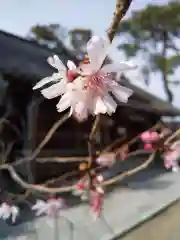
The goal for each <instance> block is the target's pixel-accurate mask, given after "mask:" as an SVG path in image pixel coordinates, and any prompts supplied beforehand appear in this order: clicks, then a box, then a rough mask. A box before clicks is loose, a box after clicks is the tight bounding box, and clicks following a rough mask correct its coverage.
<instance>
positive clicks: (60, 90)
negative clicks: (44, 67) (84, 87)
mask: <svg viewBox="0 0 180 240" xmlns="http://www.w3.org/2000/svg"><path fill="white" fill-rule="evenodd" d="M47 62H48V63H49V64H50V65H51V66H52V67H54V68H56V69H57V71H58V72H57V73H54V74H52V76H50V77H46V78H43V79H42V80H41V81H39V82H38V83H37V84H36V85H35V86H34V87H33V90H36V89H39V88H42V87H44V86H46V85H47V84H50V83H51V84H52V85H51V86H49V87H47V88H44V89H42V90H41V93H42V95H43V96H44V97H45V98H47V99H52V98H55V97H58V96H61V95H62V94H64V93H65V92H66V85H67V83H68V82H71V81H73V79H74V77H75V76H76V65H75V64H74V63H73V62H72V61H70V60H69V61H67V68H66V66H65V65H64V64H63V62H62V61H61V60H60V59H59V57H58V56H57V55H54V56H53V57H49V58H48V59H47Z"/></svg>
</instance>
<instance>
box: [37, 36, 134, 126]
mask: <svg viewBox="0 0 180 240" xmlns="http://www.w3.org/2000/svg"><path fill="white" fill-rule="evenodd" d="M109 45H110V42H109V40H108V39H104V38H100V37H97V36H93V37H92V38H91V39H90V41H89V42H88V43H87V52H88V59H86V61H84V62H83V64H80V66H79V67H78V68H76V66H75V64H74V63H72V62H70V61H68V63H67V65H68V68H69V70H67V69H66V67H65V66H64V65H63V63H62V62H61V61H60V60H59V59H58V57H57V56H54V57H53V58H48V62H49V63H50V64H51V65H52V66H53V67H55V68H57V70H58V73H55V74H53V75H52V76H51V77H47V78H45V79H43V80H41V81H40V82H39V83H37V84H36V86H35V87H34V88H33V89H38V88H41V87H43V86H44V85H46V84H47V83H50V82H51V83H54V84H53V85H52V86H50V87H47V88H45V89H43V90H41V93H42V94H43V95H44V97H46V98H48V99H50V98H54V97H57V96H62V97H61V99H60V101H59V103H58V104H57V105H56V107H57V111H58V112H63V111H64V110H66V109H68V108H70V113H71V114H73V115H74V116H75V117H76V118H77V119H78V120H79V121H83V120H86V119H87V117H88V115H89V114H92V115H97V114H99V113H102V114H105V113H107V114H109V115H111V114H112V113H114V112H115V111H116V107H117V102H116V101H115V100H114V99H113V98H112V96H111V95H110V93H112V94H113V95H114V96H115V98H116V99H117V101H120V102H124V103H126V102H127V101H128V98H129V97H130V96H131V95H132V93H133V91H132V90H131V89H128V88H126V87H123V86H121V85H120V84H119V83H118V82H117V81H116V79H115V77H114V75H113V73H114V72H115V73H116V72H123V71H125V70H130V69H134V68H135V67H136V66H134V65H132V64H131V63H128V62H121V63H119V64H107V65H105V66H103V67H102V64H103V62H104V59H105V57H106V55H107V50H108V47H109Z"/></svg>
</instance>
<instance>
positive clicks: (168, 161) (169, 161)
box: [164, 141, 180, 172]
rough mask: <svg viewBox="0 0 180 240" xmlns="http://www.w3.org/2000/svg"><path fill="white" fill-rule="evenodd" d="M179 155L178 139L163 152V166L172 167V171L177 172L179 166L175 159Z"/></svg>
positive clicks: (179, 143)
mask: <svg viewBox="0 0 180 240" xmlns="http://www.w3.org/2000/svg"><path fill="white" fill-rule="evenodd" d="M179 157H180V141H176V142H175V143H174V144H173V145H172V146H171V150H170V151H166V152H165V153H164V166H165V168H166V169H170V168H172V171H173V172H179V171H180V168H179V165H178V162H177V159H178V158H179Z"/></svg>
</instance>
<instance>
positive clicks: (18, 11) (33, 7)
mask: <svg viewBox="0 0 180 240" xmlns="http://www.w3.org/2000/svg"><path fill="white" fill-rule="evenodd" d="M115 2H116V0H89V1H88V0H50V1H47V0H30V1H27V0H26V1H25V0H5V1H2V3H1V8H0V30H4V31H7V32H10V33H13V34H16V35H20V36H26V35H27V33H28V31H29V29H30V27H31V26H33V25H36V24H48V23H60V24H61V25H62V26H64V27H65V28H67V29H72V28H74V27H82V28H90V29H92V30H93V32H94V34H96V35H104V34H105V32H106V29H107V28H108V26H109V24H110V22H111V19H112V14H113V11H114V7H115ZM167 2H168V0H133V2H132V4H131V6H130V9H129V11H128V14H127V16H130V15H131V13H132V11H133V10H137V9H141V8H143V7H145V6H146V5H147V4H164V3H167ZM110 56H111V57H112V58H113V60H114V61H123V60H125V59H123V56H122V54H120V53H119V52H118V51H117V50H116V41H115V43H113V45H112V47H111V51H110ZM135 61H137V62H138V64H140V63H141V62H143V59H136V60H135ZM130 77H131V79H132V78H133V79H132V82H133V83H134V84H136V85H138V86H139V87H142V88H146V90H148V91H151V92H153V93H154V94H156V95H158V96H160V97H162V98H165V94H164V91H163V88H162V84H161V80H160V78H159V76H158V74H154V76H153V79H152V81H151V85H150V87H149V88H148V89H147V87H146V86H145V85H144V83H143V82H142V75H141V74H140V71H136V73H132V75H131V74H130ZM179 90H180V89H175V90H174V93H175V105H177V106H179V107H180V96H179V94H178V93H179ZM178 96H179V97H178Z"/></svg>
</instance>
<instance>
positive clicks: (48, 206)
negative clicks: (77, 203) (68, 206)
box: [32, 198, 65, 217]
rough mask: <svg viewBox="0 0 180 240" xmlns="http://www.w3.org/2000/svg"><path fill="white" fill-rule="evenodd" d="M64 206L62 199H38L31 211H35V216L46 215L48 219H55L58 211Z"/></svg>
mask: <svg viewBox="0 0 180 240" xmlns="http://www.w3.org/2000/svg"><path fill="white" fill-rule="evenodd" d="M64 206H65V203H64V200H63V199H62V198H50V199H48V200H47V201H43V200H40V199H38V200H37V201H36V204H35V205H34V206H33V207H32V210H34V211H36V215H37V216H40V215H42V214H46V215H47V216H49V217H55V216H56V215H57V214H58V212H59V210H60V209H62V208H63V207H64Z"/></svg>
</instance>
